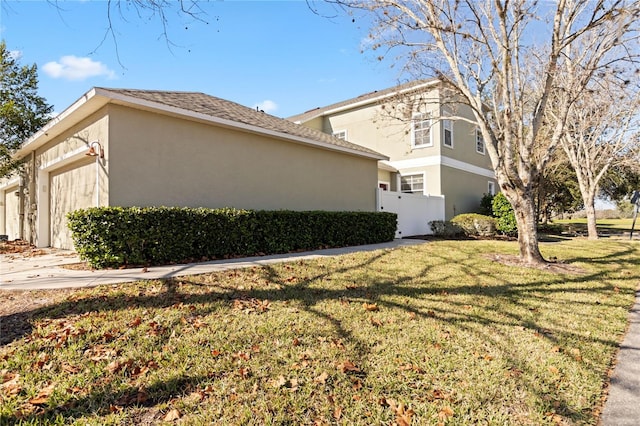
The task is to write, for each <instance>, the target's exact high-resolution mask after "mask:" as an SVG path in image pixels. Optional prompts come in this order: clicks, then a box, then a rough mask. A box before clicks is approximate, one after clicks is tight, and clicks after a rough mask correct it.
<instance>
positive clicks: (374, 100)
mask: <svg viewBox="0 0 640 426" xmlns="http://www.w3.org/2000/svg"><path fill="white" fill-rule="evenodd" d="M439 83H440V80H437V79H435V80H431V81H428V82H426V83H422V84H417V85H415V86H411V87H408V88H406V89H402V90H400V91H394V92H391V93H387V94H385V95H380V96H376V97H375V98H369V99H365V100H363V101H358V102H354V103H349V104H347V105H342V106H339V107H336V108H333V109H329V110H327V111H324V112H323V113H321V114H318V115H316V116H314V117H311V118H309V120H313V119H314V118H316V117H319V116H325V115H331V114H335V113H337V112H341V111H345V110H349V109H352V108H358V107H361V106H365V105H369V104H373V103H378V102H380V101H381V100H383V99H387V98H391V97H394V96H398V95H402V94H405V93H408V92H413V91H415V90H420V89H424V88H426V87H430V86H435V85H436V84H439ZM364 96H366V95H364ZM307 121H308V120H307Z"/></svg>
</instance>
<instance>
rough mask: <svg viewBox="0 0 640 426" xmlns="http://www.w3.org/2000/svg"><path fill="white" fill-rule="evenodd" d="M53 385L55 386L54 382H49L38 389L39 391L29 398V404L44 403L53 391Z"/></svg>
mask: <svg viewBox="0 0 640 426" xmlns="http://www.w3.org/2000/svg"><path fill="white" fill-rule="evenodd" d="M55 387H56V384H55V383H51V384H49V385H48V386H46V387H44V388H42V389H40V392H38V395H36V397H35V398H31V399H30V400H29V404H33V405H43V404H46V403H47V402H49V397H50V396H51V394H52V393H53V391H54V389H55Z"/></svg>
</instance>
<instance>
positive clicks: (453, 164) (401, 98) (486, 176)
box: [289, 79, 497, 219]
mask: <svg viewBox="0 0 640 426" xmlns="http://www.w3.org/2000/svg"><path fill="white" fill-rule="evenodd" d="M451 99H452V97H451V96H450V95H449V94H448V93H447V92H446V90H445V89H444V88H443V86H442V84H441V82H440V81H439V80H437V79H432V80H421V81H415V82H411V83H407V84H404V85H400V86H397V87H393V88H389V89H385V90H381V91H375V92H371V93H367V94H365V95H362V96H358V97H357V98H353V99H348V100H346V101H342V102H338V103H335V104H332V105H329V106H325V107H322V108H316V109H313V110H310V111H307V112H305V113H303V114H299V115H296V116H293V117H289V119H290V120H291V121H293V122H295V123H299V124H302V125H305V126H308V127H310V128H313V129H316V130H319V131H322V132H325V133H327V134H331V135H334V136H336V137H339V138H341V139H343V140H346V141H350V142H353V143H356V144H358V145H362V146H365V147H368V148H370V149H372V150H375V151H376V152H381V153H383V154H385V155H387V156H388V157H389V161H381V162H380V163H379V169H378V184H379V186H380V187H381V188H383V189H385V190H391V191H399V192H405V193H414V194H424V195H443V196H444V199H445V217H446V219H450V218H452V217H453V216H455V215H456V214H460V213H467V212H474V211H477V209H478V207H479V204H480V200H481V198H482V196H483V194H486V193H491V194H495V192H496V189H497V181H496V179H495V175H494V172H493V168H492V166H491V161H490V159H489V156H488V155H487V154H486V152H485V145H484V141H483V140H482V135H481V133H480V131H479V129H478V128H477V126H476V125H475V118H474V116H473V113H472V111H471V110H470V108H469V107H468V106H466V105H463V104H461V103H457V102H454V101H452V100H451Z"/></svg>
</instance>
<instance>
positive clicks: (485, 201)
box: [478, 194, 493, 216]
mask: <svg viewBox="0 0 640 426" xmlns="http://www.w3.org/2000/svg"><path fill="white" fill-rule="evenodd" d="M478 213H480V214H481V215H484V216H493V195H491V194H483V195H482V199H481V200H480V208H479V209H478Z"/></svg>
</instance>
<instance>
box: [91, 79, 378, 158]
mask: <svg viewBox="0 0 640 426" xmlns="http://www.w3.org/2000/svg"><path fill="white" fill-rule="evenodd" d="M100 89H101V90H103V91H106V92H110V93H113V94H119V95H125V96H129V97H132V98H136V99H141V100H144V101H148V102H154V103H158V104H162V105H166V106H169V107H173V108H179V109H182V110H186V111H191V112H195V113H199V114H203V115H208V116H211V117H215V118H220V119H224V120H229V121H232V122H236V123H242V124H245V125H250V126H255V127H258V128H262V129H266V130H271V131H274V132H278V133H284V134H287V135H291V136H294V137H298V138H304V139H309V140H311V141H314V142H321V143H324V144H328V145H334V146H336V147H340V148H347V149H350V150H353V151H357V152H361V153H363V154H369V155H374V156H379V157H384V156H383V155H382V154H380V153H378V152H376V151H373V150H371V149H369V148H366V147H363V146H360V145H356V144H354V143H351V142H347V141H344V140H342V139H338V138H336V137H333V136H332V135H328V134H326V133H323V132H320V131H318V130H314V129H311V128H308V127H306V126H303V125H299V124H295V123H293V122H292V121H289V120H285V119H283V118H278V117H275V116H273V115H270V114H267V113H264V112H260V111H257V110H255V109H252V108H248V107H245V106H243V105H240V104H238V103H235V102H232V101H228V100H225V99H221V98H217V97H215V96H211V95H207V94H205V93H201V92H176V91H164V90H136V89H109V88H100Z"/></svg>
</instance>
